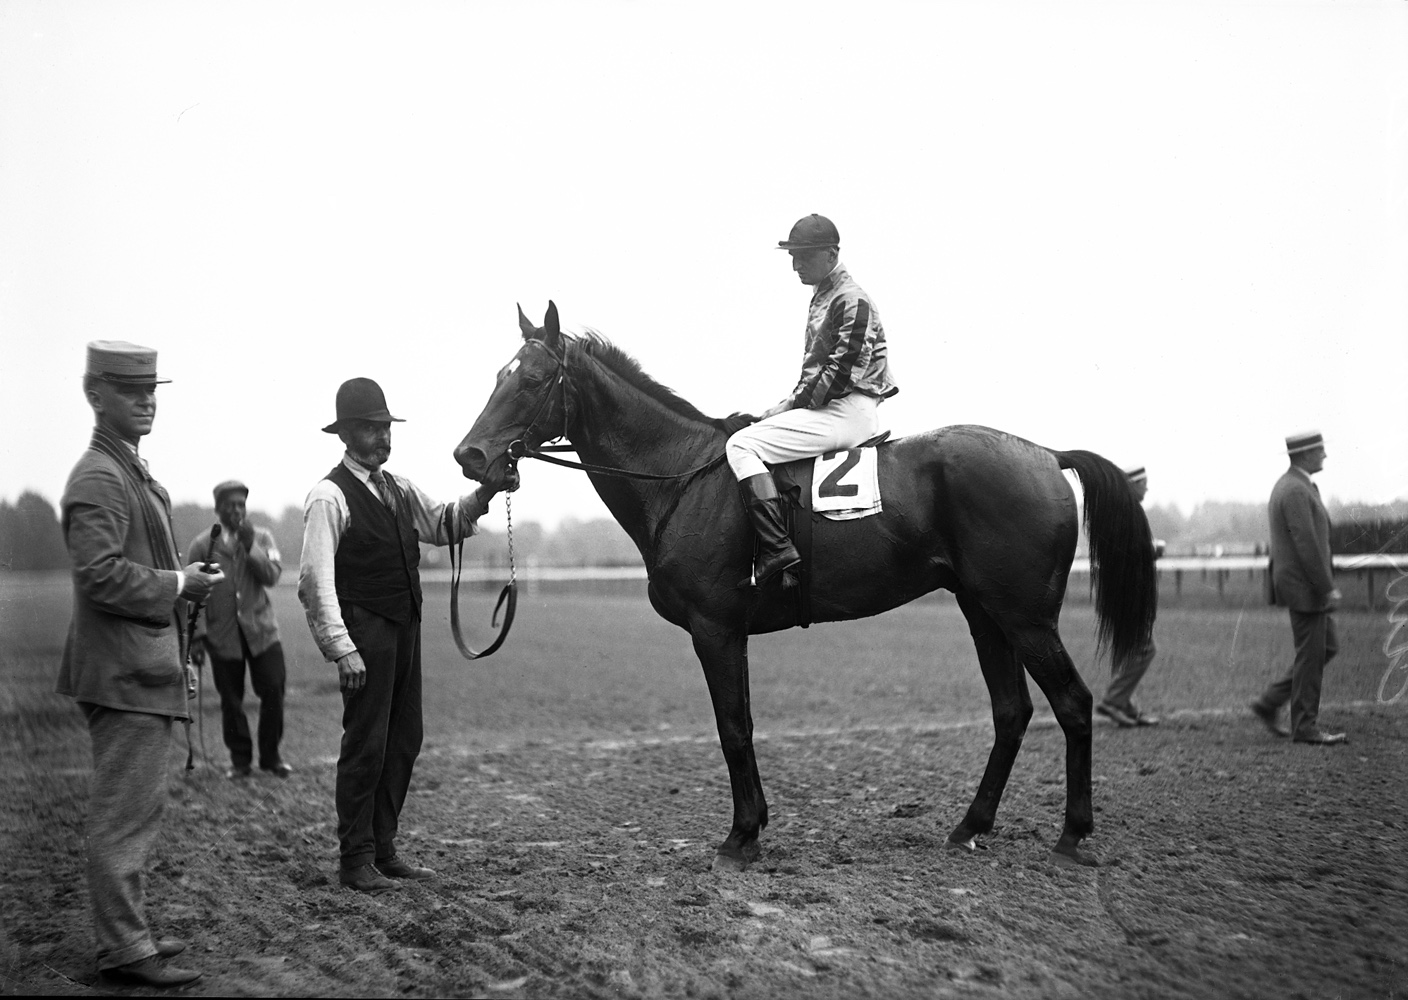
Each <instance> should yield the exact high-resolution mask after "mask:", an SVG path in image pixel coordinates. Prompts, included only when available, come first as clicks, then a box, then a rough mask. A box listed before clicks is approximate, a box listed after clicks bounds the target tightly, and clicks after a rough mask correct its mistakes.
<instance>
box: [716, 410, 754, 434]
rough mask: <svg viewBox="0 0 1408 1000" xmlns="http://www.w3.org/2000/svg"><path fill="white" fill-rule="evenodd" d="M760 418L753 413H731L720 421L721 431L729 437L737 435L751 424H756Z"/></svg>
mask: <svg viewBox="0 0 1408 1000" xmlns="http://www.w3.org/2000/svg"><path fill="white" fill-rule="evenodd" d="M757 422H758V418H757V417H755V416H753V414H751V413H730V414H729V415H728V416H726V417H724V418H723V419H722V420H720V421H719V429H720V430H722V431H723V432H724V433H725V434H727V435H728V436H729V437H732V436H733V435H735V434H737V433H738V432H739V431H741V430H743V428H745V427H747V426H748V425H749V424H756V423H757Z"/></svg>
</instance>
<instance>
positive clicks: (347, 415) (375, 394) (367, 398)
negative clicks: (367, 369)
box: [323, 378, 405, 434]
mask: <svg viewBox="0 0 1408 1000" xmlns="http://www.w3.org/2000/svg"><path fill="white" fill-rule="evenodd" d="M344 420H375V421H379V422H382V423H389V422H390V421H393V420H394V421H396V422H397V423H402V424H403V423H405V421H404V420H402V419H401V418H400V417H393V416H392V415H391V414H390V412H388V411H387V409H386V393H384V392H382V391H381V386H379V385H377V384H376V383H375V382H373V381H372V380H371V379H369V378H349V379H348V380H347V381H346V382H343V383H342V384H341V385H340V386H338V387H337V419H336V420H334V421H333V422H332V423H330V424H328V425H327V426H326V427H324V428H323V433H324V434H336V433H337V429H338V425H339V424H341V423H342V422H343V421H344Z"/></svg>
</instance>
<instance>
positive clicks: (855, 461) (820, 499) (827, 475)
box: [812, 447, 881, 521]
mask: <svg viewBox="0 0 1408 1000" xmlns="http://www.w3.org/2000/svg"><path fill="white" fill-rule="evenodd" d="M875 459H876V449H875V448H874V447H868V448H867V447H861V448H851V449H849V450H847V451H828V452H827V453H826V454H824V455H818V456H817V457H816V459H815V465H814V466H813V468H812V510H814V511H816V512H817V513H818V514H820V515H821V516H822V517H826V518H830V519H831V520H833V521H850V520H854V519H855V518H858V517H869V516H870V515H871V514H878V513H880V510H881V503H880V476H879V473H878V472H877V466H876V461H875Z"/></svg>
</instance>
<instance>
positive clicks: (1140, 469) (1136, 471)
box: [1124, 465, 1149, 483]
mask: <svg viewBox="0 0 1408 1000" xmlns="http://www.w3.org/2000/svg"><path fill="white" fill-rule="evenodd" d="M1124 474H1125V478H1127V479H1128V480H1129V481H1130V482H1131V483H1137V482H1139V480H1141V479H1148V478H1149V473H1148V472H1147V471H1146V470H1145V468H1144V466H1142V465H1140V466H1137V467H1136V468H1133V469H1125V470H1124Z"/></svg>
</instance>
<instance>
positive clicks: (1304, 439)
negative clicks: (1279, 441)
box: [1286, 431, 1325, 455]
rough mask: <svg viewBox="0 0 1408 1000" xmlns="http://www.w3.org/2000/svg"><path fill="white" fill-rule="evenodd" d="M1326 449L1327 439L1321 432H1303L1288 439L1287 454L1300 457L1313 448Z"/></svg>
mask: <svg viewBox="0 0 1408 1000" xmlns="http://www.w3.org/2000/svg"><path fill="white" fill-rule="evenodd" d="M1323 447H1325V438H1324V436H1323V435H1322V434H1321V433H1320V432H1319V431H1302V432H1301V433H1299V434H1292V435H1291V436H1290V437H1288V438H1286V454H1288V455H1298V454H1300V453H1301V452H1303V451H1309V450H1310V449H1311V448H1323Z"/></svg>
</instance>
